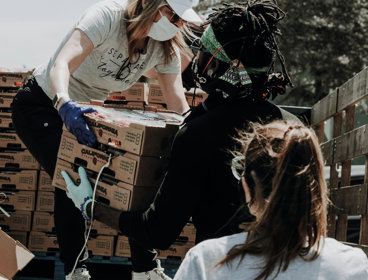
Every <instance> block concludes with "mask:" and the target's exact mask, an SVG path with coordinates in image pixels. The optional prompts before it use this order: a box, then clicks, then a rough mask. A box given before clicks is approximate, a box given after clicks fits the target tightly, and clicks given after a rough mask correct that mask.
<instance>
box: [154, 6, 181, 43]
mask: <svg viewBox="0 0 368 280" xmlns="http://www.w3.org/2000/svg"><path fill="white" fill-rule="evenodd" d="M159 12H160V14H161V11H160V10H159ZM178 31H179V28H178V27H177V26H176V25H175V24H172V23H171V22H170V21H169V19H168V18H167V17H165V16H163V15H162V14H161V18H160V20H159V21H158V22H154V23H153V24H152V26H151V29H150V31H149V32H148V36H149V37H151V38H152V39H154V40H156V41H167V40H170V39H171V38H174V36H175V35H176V33H177V32H178Z"/></svg>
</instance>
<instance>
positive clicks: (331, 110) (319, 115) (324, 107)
mask: <svg viewBox="0 0 368 280" xmlns="http://www.w3.org/2000/svg"><path fill="white" fill-rule="evenodd" d="M337 96H338V90H337V89H336V90H334V91H333V92H332V93H330V94H329V95H327V96H326V97H324V98H323V99H321V100H319V101H318V102H317V103H316V104H314V105H313V107H312V113H311V124H312V125H318V124H319V123H321V122H323V121H325V120H327V119H329V118H331V117H332V116H333V115H334V114H336V108H337Z"/></svg>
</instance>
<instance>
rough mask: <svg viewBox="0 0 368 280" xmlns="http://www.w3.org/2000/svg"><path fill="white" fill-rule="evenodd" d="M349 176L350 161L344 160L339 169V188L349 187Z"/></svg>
mask: <svg viewBox="0 0 368 280" xmlns="http://www.w3.org/2000/svg"><path fill="white" fill-rule="evenodd" d="M350 174H351V159H348V160H344V161H343V162H342V167H341V186H342V187H347V186H349V185H350Z"/></svg>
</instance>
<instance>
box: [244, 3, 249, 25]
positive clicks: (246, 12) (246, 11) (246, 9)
mask: <svg viewBox="0 0 368 280" xmlns="http://www.w3.org/2000/svg"><path fill="white" fill-rule="evenodd" d="M248 8H249V6H247V7H246V8H245V15H246V16H247V21H248V22H249V13H248Z"/></svg>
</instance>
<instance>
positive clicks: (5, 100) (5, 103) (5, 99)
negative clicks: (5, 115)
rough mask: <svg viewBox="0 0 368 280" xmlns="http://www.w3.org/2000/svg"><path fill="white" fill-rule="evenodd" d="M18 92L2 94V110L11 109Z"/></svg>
mask: <svg viewBox="0 0 368 280" xmlns="http://www.w3.org/2000/svg"><path fill="white" fill-rule="evenodd" d="M16 94H17V93H16V92H0V108H6V109H10V108H11V104H12V102H13V99H14V97H15V95H16Z"/></svg>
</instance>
